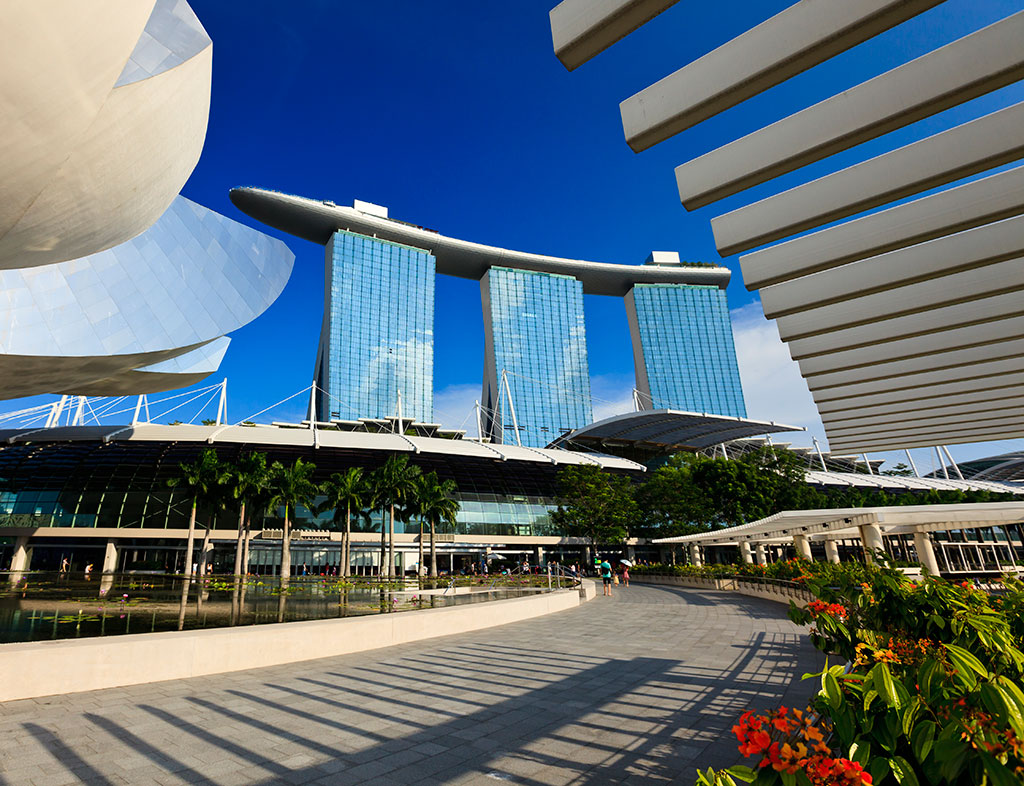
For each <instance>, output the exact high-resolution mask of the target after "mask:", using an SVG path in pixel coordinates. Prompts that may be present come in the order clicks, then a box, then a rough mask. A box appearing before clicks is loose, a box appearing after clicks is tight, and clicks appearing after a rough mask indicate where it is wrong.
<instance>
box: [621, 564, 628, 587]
mask: <svg viewBox="0 0 1024 786" xmlns="http://www.w3.org/2000/svg"><path fill="white" fill-rule="evenodd" d="M622 586H623V587H628V586H629V565H628V563H625V562H623V563H622Z"/></svg>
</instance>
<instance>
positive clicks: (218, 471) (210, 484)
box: [167, 448, 228, 576]
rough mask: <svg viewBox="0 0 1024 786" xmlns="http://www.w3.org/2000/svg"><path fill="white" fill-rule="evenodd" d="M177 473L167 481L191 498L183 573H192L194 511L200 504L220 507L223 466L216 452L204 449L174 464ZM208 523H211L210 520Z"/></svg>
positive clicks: (224, 470) (194, 534) (194, 535)
mask: <svg viewBox="0 0 1024 786" xmlns="http://www.w3.org/2000/svg"><path fill="white" fill-rule="evenodd" d="M178 469H179V470H180V471H181V474H180V475H178V476H177V477H174V478H171V479H170V480H168V481H167V485H168V486H171V487H172V488H175V487H179V486H180V487H182V488H184V489H185V490H186V491H188V493H189V494H190V495H191V497H192V512H191V514H190V515H189V519H188V539H187V540H186V542H185V575H186V576H191V575H192V550H193V548H194V547H195V538H196V510H197V509H198V507H199V505H200V504H203V505H210V504H213V505H216V506H218V507H219V506H220V504H221V503H222V495H223V494H224V491H225V486H224V484H225V481H226V480H227V474H228V470H227V465H225V464H224V463H223V462H222V461H221V460H220V459H219V458H217V451H216V450H214V449H213V448H206V450H204V451H203V452H202V453H200V454H199V455H198V456H197V457H196V459H195V461H193V462H191V463H187V462H182V463H180V464H178ZM211 523H212V522H211Z"/></svg>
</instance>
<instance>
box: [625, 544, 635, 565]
mask: <svg viewBox="0 0 1024 786" xmlns="http://www.w3.org/2000/svg"><path fill="white" fill-rule="evenodd" d="M626 559H628V560H629V561H630V562H635V561H636V549H635V548H633V547H632V546H626Z"/></svg>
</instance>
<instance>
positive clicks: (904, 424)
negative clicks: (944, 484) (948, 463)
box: [824, 406, 1024, 440]
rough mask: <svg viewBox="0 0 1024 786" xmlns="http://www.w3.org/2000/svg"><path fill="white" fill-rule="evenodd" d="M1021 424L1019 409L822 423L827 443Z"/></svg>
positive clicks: (1023, 413)
mask: <svg viewBox="0 0 1024 786" xmlns="http://www.w3.org/2000/svg"><path fill="white" fill-rule="evenodd" d="M996 423H1010V424H1012V423H1021V424H1024V409H1021V408H1020V407H1019V406H1009V407H1001V408H992V409H988V410H986V409H985V408H983V407H975V408H974V409H972V410H969V411H965V412H955V413H942V414H937V413H921V415H920V416H918V417H913V416H909V417H903V418H899V417H897V418H892V417H890V418H873V419H868V420H863V421H852V422H851V421H849V420H843V421H834V420H832V419H829V420H825V421H824V424H825V430H826V431H827V432H828V434H829V439H830V440H831V439H843V438H850V437H860V436H861V435H864V434H872V433H874V432H875V431H884V432H885V433H886V434H888V435H895V434H909V435H915V434H918V433H920V432H921V431H929V432H931V431H938V430H940V429H941V430H942V431H946V432H948V433H949V434H954V433H955V432H956V431H957V430H962V431H968V430H974V429H976V428H981V427H984V426H985V424H989V425H994V424H996Z"/></svg>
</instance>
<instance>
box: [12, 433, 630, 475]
mask: <svg viewBox="0 0 1024 786" xmlns="http://www.w3.org/2000/svg"><path fill="white" fill-rule="evenodd" d="M296 425H298V424H296ZM130 440H143V441H145V440H152V441H158V442H159V441H166V442H206V443H207V444H210V445H213V446H216V445H218V444H225V443H226V444H231V443H235V444H238V443H241V444H245V445H249V446H251V447H252V448H253V449H259V447H260V446H261V445H267V446H282V445H283V446H289V447H312V448H316V449H319V450H332V449H334V450H345V449H357V450H380V451H387V452H390V453H423V454H434V455H437V454H440V455H448V456H463V457H466V458H485V459H492V460H494V461H531V462H536V463H540V464H553V465H566V464H593V465H597V466H599V467H601V468H602V469H619V470H631V471H633V472H644V471H646V469H647V468H646V467H645V466H644V465H643V464H638V463H636V462H634V461H630V460H629V459H624V458H619V457H618V456H605V455H602V454H596V453H578V452H575V451H569V450H561V449H558V448H527V447H519V446H518V445H492V444H488V443H482V442H476V441H473V440H465V439H439V438H436V437H409V436H405V435H403V434H387V433H384V434H379V433H372V432H365V431H337V430H333V429H332V430H321V429H311V428H308V427H305V428H302V427H293V428H287V427H281V426H271V425H263V424H259V425H255V426H237V425H236V426H223V425H222V426H197V425H192V424H182V425H177V426H171V425H162V424H157V423H136V424H134V425H128V426H56V427H53V428H30V429H4V430H0V446H2V445H4V444H9V445H10V444H16V443H26V442H27V443H32V442H65V441H96V442H111V441H130Z"/></svg>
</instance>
